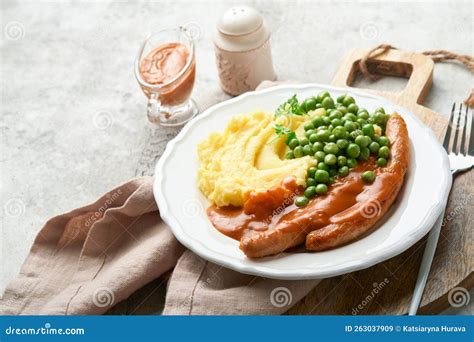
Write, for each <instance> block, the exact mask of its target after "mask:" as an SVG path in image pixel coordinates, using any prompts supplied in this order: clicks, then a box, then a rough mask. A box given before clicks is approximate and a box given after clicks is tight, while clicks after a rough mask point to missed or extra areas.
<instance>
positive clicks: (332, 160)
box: [324, 154, 337, 165]
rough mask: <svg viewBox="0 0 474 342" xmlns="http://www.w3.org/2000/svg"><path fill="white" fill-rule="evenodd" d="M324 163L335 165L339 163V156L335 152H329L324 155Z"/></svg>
mask: <svg viewBox="0 0 474 342" xmlns="http://www.w3.org/2000/svg"><path fill="white" fill-rule="evenodd" d="M324 163H326V164H328V165H335V164H336V163H337V157H336V156H335V155H334V154H327V155H326V156H325V157H324Z"/></svg>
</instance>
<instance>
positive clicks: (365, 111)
mask: <svg viewBox="0 0 474 342" xmlns="http://www.w3.org/2000/svg"><path fill="white" fill-rule="evenodd" d="M359 113H369V112H368V111H367V109H365V108H359V110H358V111H357V114H359Z"/></svg>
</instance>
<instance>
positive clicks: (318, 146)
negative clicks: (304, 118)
mask: <svg viewBox="0 0 474 342" xmlns="http://www.w3.org/2000/svg"><path fill="white" fill-rule="evenodd" d="M312 149H313V152H318V151H322V150H323V149H324V144H323V143H322V142H319V141H317V142H315V143H314V144H313V147H312Z"/></svg>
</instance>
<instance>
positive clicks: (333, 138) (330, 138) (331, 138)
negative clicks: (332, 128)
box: [329, 134, 337, 142]
mask: <svg viewBox="0 0 474 342" xmlns="http://www.w3.org/2000/svg"><path fill="white" fill-rule="evenodd" d="M336 140H337V138H336V136H335V135H334V134H331V135H330V136H329V141H330V142H336Z"/></svg>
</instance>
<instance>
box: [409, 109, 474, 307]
mask: <svg viewBox="0 0 474 342" xmlns="http://www.w3.org/2000/svg"><path fill="white" fill-rule="evenodd" d="M462 109H463V106H462V104H461V105H460V106H459V111H456V103H454V104H453V109H452V110H451V115H450V116H449V123H448V127H447V128H446V134H445V136H444V141H443V147H444V148H445V150H446V152H447V153H448V157H449V165H450V168H451V173H452V175H453V178H454V177H455V176H456V175H457V174H459V173H460V172H463V171H467V170H469V169H471V168H472V166H473V165H474V127H473V126H474V118H473V115H474V114H473V112H472V111H471V113H470V115H468V114H469V113H468V108H467V106H466V109H465V112H464V114H463V110H462ZM453 132H454V138H453V142H452V144H451V136H452V135H453ZM460 136H461V137H460ZM468 136H469V141H468ZM459 139H460V141H459ZM466 145H467V146H466ZM445 211H446V209H445V210H443V212H442V213H441V215H440V216H439V217H438V220H437V221H436V223H435V224H434V226H433V228H432V229H431V231H430V233H429V236H428V240H427V241H426V246H425V252H424V254H423V259H422V260H421V265H420V271H419V272H418V278H417V280H416V285H415V290H414V292H413V298H412V300H411V304H410V309H409V311H408V314H409V315H416V312H417V310H418V307H419V306H420V301H421V297H422V296H423V292H424V290H425V286H426V280H427V279H428V274H429V273H430V268H431V263H432V262H433V256H434V253H435V251H436V245H437V244H438V238H439V234H440V231H441V226H442V223H443V218H444V213H445Z"/></svg>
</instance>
